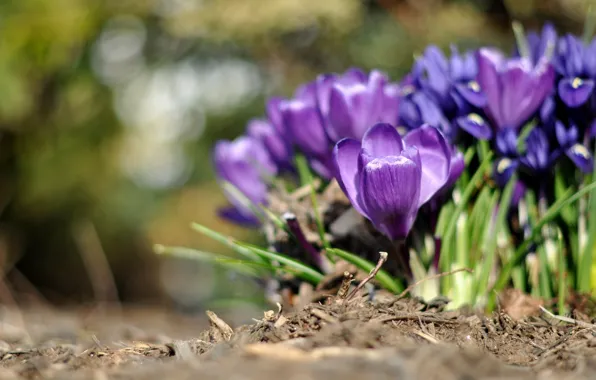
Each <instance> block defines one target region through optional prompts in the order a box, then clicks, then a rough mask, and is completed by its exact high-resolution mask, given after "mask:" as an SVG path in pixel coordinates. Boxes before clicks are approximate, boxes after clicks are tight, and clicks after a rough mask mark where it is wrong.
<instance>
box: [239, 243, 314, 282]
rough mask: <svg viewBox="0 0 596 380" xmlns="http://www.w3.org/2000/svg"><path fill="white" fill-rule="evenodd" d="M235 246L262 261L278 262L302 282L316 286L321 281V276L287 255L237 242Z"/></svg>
mask: <svg viewBox="0 0 596 380" xmlns="http://www.w3.org/2000/svg"><path fill="white" fill-rule="evenodd" d="M236 244H237V245H239V246H241V247H243V248H245V249H248V250H250V251H251V252H253V253H254V254H256V255H258V256H260V257H261V258H263V259H266V260H267V261H269V262H278V263H279V264H280V265H283V266H285V267H286V269H285V270H288V269H289V270H291V271H292V272H291V273H294V274H295V275H296V276H297V277H300V278H302V279H303V280H306V281H308V282H311V283H313V284H318V283H319V282H321V280H322V279H323V274H321V273H320V272H318V271H317V270H315V269H313V268H311V267H309V266H308V265H305V264H303V263H301V262H300V261H298V260H294V259H292V258H291V257H289V256H287V255H284V254H282V253H277V252H271V251H268V250H266V249H263V248H260V247H257V246H255V245H252V244H248V243H242V242H237V243H236Z"/></svg>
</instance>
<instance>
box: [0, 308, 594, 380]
mask: <svg viewBox="0 0 596 380" xmlns="http://www.w3.org/2000/svg"><path fill="white" fill-rule="evenodd" d="M379 298H380V297H379ZM443 306H444V303H440V302H437V303H434V305H433V303H431V304H425V303H421V302H419V301H416V300H414V299H398V298H394V297H385V298H384V299H379V300H377V301H375V302H369V301H368V300H366V299H365V298H354V299H352V300H351V301H346V300H345V299H342V300H339V299H330V300H329V302H326V303H325V304H321V303H316V304H314V303H313V304H309V305H307V306H306V307H304V308H302V309H301V310H299V311H296V312H284V311H283V310H282V311H278V310H275V311H267V312H265V313H264V316H263V318H262V319H261V320H258V321H255V323H254V324H252V325H244V326H239V327H237V328H236V329H232V328H231V327H230V326H229V325H228V324H227V323H226V322H225V321H224V318H225V316H223V315H222V318H220V317H218V316H217V315H215V314H214V313H211V312H207V317H208V318H201V319H196V318H189V317H182V316H177V315H174V314H167V313H163V312H158V311H155V310H143V309H141V310H135V309H129V308H127V309H125V310H123V311H122V310H121V311H114V310H109V311H106V310H103V311H102V310H94V309H90V310H83V311H81V310H76V311H60V312H58V311H48V310H47V309H43V310H39V309H37V310H36V309H30V310H20V311H19V310H15V309H12V310H11V309H6V310H4V311H2V313H0V338H1V339H2V341H1V342H0V358H1V359H0V378H1V379H67V380H68V379H98V380H104V379H191V378H192V379H195V378H201V379H229V380H242V379H247V380H248V379H260V380H267V379H276V380H277V379H288V380H298V379H304V380H306V379H331V380H333V379H341V380H346V379H366V378H374V379H407V380H408V379H447V380H448V379H469V380H473V379H492V380H496V379H541V380H549V379H553V380H554V379H588V378H593V377H594V375H593V373H594V371H596V325H592V324H591V322H590V321H585V320H584V321H581V320H568V321H567V322H562V321H560V320H558V319H553V318H551V317H549V318H547V317H546V316H536V317H526V318H524V319H521V320H514V319H512V318H511V317H510V316H509V315H507V314H504V313H495V314H493V315H491V316H484V315H481V314H475V313H472V312H468V311H465V310H459V311H444V310H442V307H443ZM201 330H202V332H201Z"/></svg>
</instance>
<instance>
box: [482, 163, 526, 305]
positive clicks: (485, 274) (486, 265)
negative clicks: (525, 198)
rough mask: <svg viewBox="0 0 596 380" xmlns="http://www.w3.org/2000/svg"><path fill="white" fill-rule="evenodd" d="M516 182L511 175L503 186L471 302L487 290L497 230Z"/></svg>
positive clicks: (502, 222) (495, 248) (498, 231)
mask: <svg viewBox="0 0 596 380" xmlns="http://www.w3.org/2000/svg"><path fill="white" fill-rule="evenodd" d="M516 182H517V175H513V176H512V177H511V178H510V179H509V182H508V183H507V186H505V190H503V196H502V198H501V203H500V204H499V211H497V217H496V218H495V223H494V231H493V233H492V234H491V235H490V240H489V242H488V246H487V248H486V257H484V258H483V260H482V264H481V269H480V274H479V277H478V278H477V281H476V283H475V284H474V291H473V298H472V299H473V300H477V299H478V296H479V295H480V294H484V293H485V291H486V289H487V288H488V281H489V278H490V272H491V270H492V269H493V266H494V264H495V257H496V254H497V240H498V238H499V233H500V232H501V231H500V230H499V228H501V226H503V225H504V223H505V218H506V217H507V212H508V211H509V205H510V204H511V198H512V197H513V189H514V188H515V185H516ZM489 212H490V213H491V214H492V212H493V210H490V211H489Z"/></svg>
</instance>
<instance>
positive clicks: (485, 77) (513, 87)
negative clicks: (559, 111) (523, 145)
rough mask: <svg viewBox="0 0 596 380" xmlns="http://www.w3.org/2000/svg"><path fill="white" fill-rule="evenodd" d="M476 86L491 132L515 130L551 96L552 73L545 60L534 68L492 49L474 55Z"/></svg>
mask: <svg viewBox="0 0 596 380" xmlns="http://www.w3.org/2000/svg"><path fill="white" fill-rule="evenodd" d="M477 58H478V83H479V84H480V87H481V89H482V91H483V92H484V94H485V95H486V100H487V106H486V107H485V111H486V113H487V115H488V116H489V118H490V120H491V121H492V123H493V129H494V130H495V131H498V130H501V129H505V128H512V129H514V130H519V129H520V128H521V127H522V126H523V124H524V123H525V122H526V121H527V120H528V119H529V118H530V117H531V116H532V115H533V114H534V113H535V112H536V111H537V110H538V109H539V108H540V106H541V104H542V102H543V101H544V99H545V98H546V97H547V96H548V95H549V94H550V93H551V91H552V89H553V84H554V77H555V71H554V69H553V67H552V65H551V64H550V62H549V61H548V59H547V58H546V57H543V58H541V59H540V60H539V61H538V63H537V64H536V65H534V64H533V63H532V61H531V60H530V59H529V58H527V57H522V58H512V59H507V58H505V57H504V56H503V54H502V53H501V52H499V51H497V50H495V49H489V48H483V49H480V50H479V51H478V53H477Z"/></svg>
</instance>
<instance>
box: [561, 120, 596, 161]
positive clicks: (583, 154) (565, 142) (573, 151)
mask: <svg viewBox="0 0 596 380" xmlns="http://www.w3.org/2000/svg"><path fill="white" fill-rule="evenodd" d="M555 131H556V135H557V142H558V143H559V145H560V151H559V154H560V153H561V152H562V153H564V154H565V155H566V156H567V157H569V159H570V160H571V161H572V162H573V163H574V164H575V166H577V168H578V169H579V170H581V171H582V172H583V173H591V172H592V170H593V165H594V164H593V160H592V155H591V154H590V152H589V151H588V150H587V149H586V147H585V146H583V145H582V144H580V143H579V142H578V141H579V134H578V131H577V127H576V126H575V125H573V124H572V125H571V127H569V128H565V125H563V123H561V122H560V121H558V120H557V121H556V122H555Z"/></svg>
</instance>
